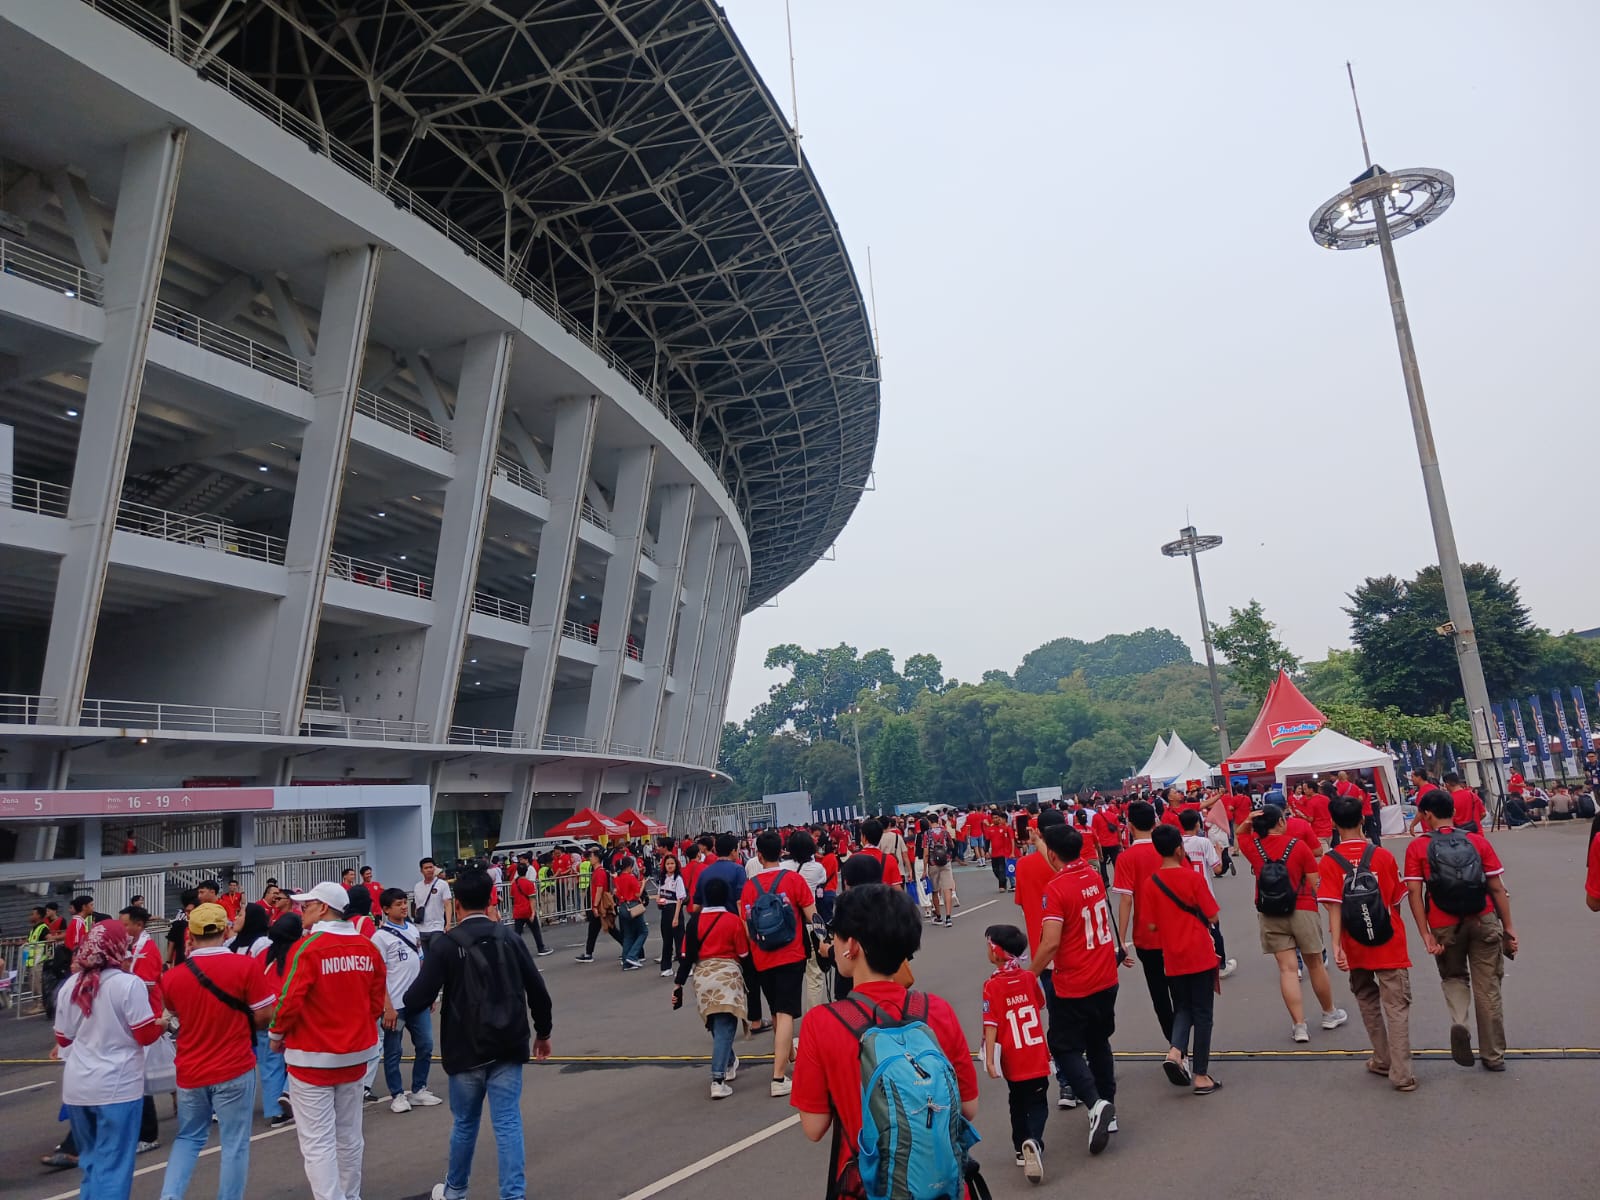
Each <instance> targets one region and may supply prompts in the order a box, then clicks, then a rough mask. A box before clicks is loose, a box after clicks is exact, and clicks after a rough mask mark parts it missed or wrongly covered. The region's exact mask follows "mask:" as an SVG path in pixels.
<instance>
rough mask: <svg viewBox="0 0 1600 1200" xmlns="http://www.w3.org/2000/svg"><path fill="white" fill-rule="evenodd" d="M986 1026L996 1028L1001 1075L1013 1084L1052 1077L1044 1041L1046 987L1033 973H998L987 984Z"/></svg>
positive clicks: (1013, 970)
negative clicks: (1041, 985)
mask: <svg viewBox="0 0 1600 1200" xmlns="http://www.w3.org/2000/svg"><path fill="white" fill-rule="evenodd" d="M983 1024H984V1027H985V1028H990V1027H993V1028H994V1029H995V1031H996V1032H995V1043H994V1045H995V1050H996V1051H997V1053H998V1057H999V1059H1000V1075H1001V1077H1002V1078H1004V1079H1006V1080H1007V1081H1009V1082H1012V1083H1015V1082H1018V1081H1019V1080H1023V1079H1038V1078H1040V1077H1041V1076H1044V1075H1048V1074H1050V1049H1049V1047H1047V1046H1046V1045H1045V1042H1044V988H1042V987H1040V986H1039V980H1038V978H1037V977H1036V976H1035V975H1034V973H1033V972H1032V971H1026V970H1023V969H1021V968H1020V967H1017V968H1013V969H1012V970H1009V971H1004V970H1001V971H996V972H995V973H994V974H993V975H991V976H989V978H988V979H987V980H985V981H984V985H983Z"/></svg>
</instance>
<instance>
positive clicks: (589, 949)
mask: <svg viewBox="0 0 1600 1200" xmlns="http://www.w3.org/2000/svg"><path fill="white" fill-rule="evenodd" d="M601 928H602V926H601V924H600V918H599V917H597V916H595V915H594V912H593V911H592V910H591V911H590V913H589V940H588V942H587V943H585V945H584V947H583V952H584V953H585V954H593V953H594V944H595V942H597V941H598V940H599V939H600V930H601ZM607 932H609V933H610V934H611V940H612V941H614V942H616V943H617V945H619V946H620V945H622V923H621V922H620V921H619V922H617V924H615V925H613V926H612V927H611V928H610V929H609V930H608V931H607ZM1157 957H1160V956H1159V955H1157Z"/></svg>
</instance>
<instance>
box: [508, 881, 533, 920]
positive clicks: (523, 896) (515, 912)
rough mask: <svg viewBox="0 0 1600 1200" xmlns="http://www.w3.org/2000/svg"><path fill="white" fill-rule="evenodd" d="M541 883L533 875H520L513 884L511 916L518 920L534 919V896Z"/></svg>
mask: <svg viewBox="0 0 1600 1200" xmlns="http://www.w3.org/2000/svg"><path fill="white" fill-rule="evenodd" d="M538 892H539V884H538V882H537V881H535V879H534V878H533V876H532V875H518V876H517V877H516V879H515V880H513V881H512V884H511V918H512V920H516V921H531V920H532V919H533V898H534V896H536V895H537V894H538Z"/></svg>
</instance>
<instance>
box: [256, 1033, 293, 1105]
mask: <svg viewBox="0 0 1600 1200" xmlns="http://www.w3.org/2000/svg"><path fill="white" fill-rule="evenodd" d="M256 1068H257V1070H259V1071H260V1072H261V1115H262V1116H263V1117H265V1118H266V1119H267V1120H269V1121H270V1120H272V1118H273V1117H281V1116H282V1115H283V1105H282V1104H280V1103H279V1100H280V1099H281V1098H282V1097H284V1096H287V1095H288V1094H289V1065H288V1064H287V1063H286V1062H284V1061H283V1054H282V1053H281V1052H280V1053H278V1054H274V1053H273V1052H272V1050H271V1049H270V1047H269V1045H268V1041H267V1031H266V1030H265V1029H261V1030H258V1031H257V1032H256Z"/></svg>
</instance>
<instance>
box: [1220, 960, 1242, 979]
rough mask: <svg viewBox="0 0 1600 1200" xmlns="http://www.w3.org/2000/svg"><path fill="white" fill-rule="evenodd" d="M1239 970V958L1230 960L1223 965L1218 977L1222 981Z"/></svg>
mask: <svg viewBox="0 0 1600 1200" xmlns="http://www.w3.org/2000/svg"><path fill="white" fill-rule="evenodd" d="M1238 969H1239V960H1238V959H1237V958H1230V959H1229V960H1228V961H1227V962H1225V963H1223V964H1222V969H1221V970H1219V971H1218V972H1217V976H1218V978H1220V979H1226V978H1227V977H1228V976H1229V975H1232V974H1233V973H1234V972H1235V971H1237V970H1238Z"/></svg>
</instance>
